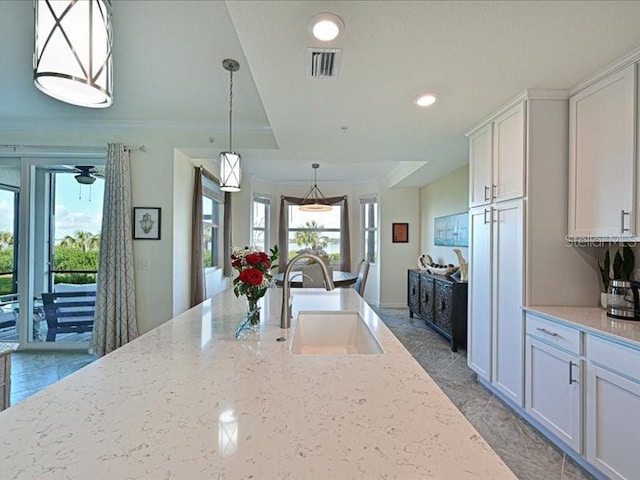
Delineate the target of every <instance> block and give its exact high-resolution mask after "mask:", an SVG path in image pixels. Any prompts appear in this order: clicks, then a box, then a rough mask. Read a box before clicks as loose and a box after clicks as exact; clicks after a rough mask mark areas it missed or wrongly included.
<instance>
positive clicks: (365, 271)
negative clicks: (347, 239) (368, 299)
mask: <svg viewBox="0 0 640 480" xmlns="http://www.w3.org/2000/svg"><path fill="white" fill-rule="evenodd" d="M368 275H369V262H367V261H366V260H364V259H363V260H362V261H361V262H360V267H358V278H357V279H356V283H355V284H354V285H353V288H354V289H355V291H356V292H358V294H359V295H360V296H361V297H364V287H365V286H366V284H367V276H368Z"/></svg>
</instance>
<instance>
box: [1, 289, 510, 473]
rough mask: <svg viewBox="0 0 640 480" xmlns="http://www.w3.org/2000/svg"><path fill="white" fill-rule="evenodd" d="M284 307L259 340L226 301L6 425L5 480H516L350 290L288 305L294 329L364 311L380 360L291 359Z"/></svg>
mask: <svg viewBox="0 0 640 480" xmlns="http://www.w3.org/2000/svg"><path fill="white" fill-rule="evenodd" d="M281 292H282V290H281V289H272V290H270V291H269V293H268V295H267V297H265V298H264V299H263V301H262V303H263V312H262V324H261V330H260V332H259V333H257V334H256V335H255V336H254V338H253V339H249V340H244V341H238V340H236V339H235V338H234V335H233V331H234V328H235V327H236V325H237V323H238V321H239V320H240V318H241V317H242V316H243V314H244V312H245V311H246V302H245V301H243V299H236V298H235V296H234V295H233V293H232V292H231V291H226V292H224V293H222V294H220V295H218V296H216V297H214V298H213V299H211V300H208V301H206V302H204V303H203V304H202V305H199V306H197V307H195V308H193V309H191V310H189V311H188V312H186V313H184V314H182V315H179V316H178V317H176V318H174V319H172V320H170V321H169V322H167V323H165V324H163V325H161V326H160V327H158V328H156V329H154V330H152V331H151V332H149V333H147V334H145V335H143V336H142V337H140V338H139V339H137V340H135V341H133V342H131V343H129V344H128V345H125V346H124V347H122V348H120V349H118V350H117V351H115V352H112V353H111V354H109V355H107V356H106V357H104V358H102V359H100V360H98V361H96V362H94V363H92V364H90V365H88V366H86V367H84V368H82V369H81V370H79V371H77V372H75V373H74V374H72V375H70V376H68V377H66V378H64V379H62V380H61V381H60V382H58V383H56V384H55V385H53V386H51V387H49V388H47V389H45V390H43V391H41V392H39V393H37V394H35V395H34V396H32V397H30V398H28V399H26V400H24V401H23V402H21V403H19V404H17V405H15V406H13V407H10V408H9V409H7V410H5V411H3V412H1V413H0V452H1V453H0V454H1V457H0V458H1V460H0V478H2V479H35V478H37V479H39V480H43V479H56V480H58V479H87V478H91V479H110V480H111V479H178V480H182V479H189V480H192V479H200V478H202V479H233V480H236V479H291V480H294V479H304V480H307V479H332V480H333V479H374V478H385V479H392V478H397V479H403V480H411V479H427V478H429V479H452V480H461V479H471V478H473V479H492V480H497V479H507V478H509V479H513V478H515V477H514V476H513V474H512V473H511V471H510V470H509V469H508V468H507V467H506V466H505V465H504V463H503V462H502V461H501V460H500V458H499V457H498V456H497V455H496V454H495V452H494V451H493V450H492V449H491V448H490V447H489V446H488V445H487V443H486V442H485V441H484V439H482V437H481V436H480V435H479V434H478V432H477V431H476V430H475V429H474V428H473V427H472V426H471V424H469V423H468V422H467V420H466V419H465V418H464V417H463V415H462V414H461V413H460V412H459V411H458V410H457V409H456V408H455V406H454V405H453V404H452V403H451V401H449V399H448V398H447V397H446V396H445V395H444V394H443V393H442V391H441V390H440V389H439V388H438V386H437V385H436V384H435V383H434V382H433V380H432V379H431V378H430V377H429V375H427V373H426V372H425V371H424V370H423V369H422V368H421V367H420V366H419V365H418V363H417V362H416V361H415V360H414V359H413V357H411V355H410V354H409V353H408V352H407V351H406V350H405V348H404V347H403V346H402V345H401V344H400V342H399V341H398V340H397V339H396V338H395V336H394V335H393V334H392V333H391V332H390V331H389V330H388V329H387V327H386V326H385V325H384V324H383V323H382V322H381V321H380V320H379V318H378V317H377V316H376V315H375V313H374V312H373V311H372V310H371V309H370V308H369V306H368V305H367V304H366V303H365V302H364V301H362V300H361V299H360V297H359V296H358V295H357V294H356V293H355V292H354V291H353V290H350V289H337V290H334V291H332V292H325V291H324V290H316V289H301V290H293V295H294V301H293V305H294V309H293V315H294V320H293V325H294V326H295V318H296V315H297V312H298V311H299V310H331V311H335V310H348V311H359V312H360V313H361V315H362V316H363V318H364V319H365V320H366V321H367V323H368V325H369V326H370V327H371V329H372V331H373V332H374V334H375V335H376V337H377V338H378V340H379V342H380V344H381V345H382V347H383V349H384V351H385V353H384V354H382V355H292V354H291V353H290V352H289V348H290V344H291V337H292V334H293V329H291V330H281V329H280V327H279V311H280V302H281V294H282V293H281ZM280 336H285V337H286V339H287V340H286V341H285V342H277V341H276V338H277V337H280Z"/></svg>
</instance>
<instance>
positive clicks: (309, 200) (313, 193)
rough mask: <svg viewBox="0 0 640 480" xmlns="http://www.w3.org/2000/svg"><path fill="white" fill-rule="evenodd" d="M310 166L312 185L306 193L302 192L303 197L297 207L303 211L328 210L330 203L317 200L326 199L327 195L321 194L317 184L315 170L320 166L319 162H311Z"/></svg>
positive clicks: (329, 209)
mask: <svg viewBox="0 0 640 480" xmlns="http://www.w3.org/2000/svg"><path fill="white" fill-rule="evenodd" d="M311 168H313V187H311V188H310V189H309V190H307V193H305V194H304V197H303V198H302V201H301V202H300V207H299V209H300V210H302V211H303V212H330V211H331V205H327V204H325V203H319V202H318V200H323V201H326V200H327V197H325V196H324V195H323V194H322V192H321V191H320V189H319V188H318V184H317V182H318V177H317V172H318V168H320V164H318V163H312V164H311Z"/></svg>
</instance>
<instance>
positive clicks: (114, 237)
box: [90, 143, 138, 357]
mask: <svg viewBox="0 0 640 480" xmlns="http://www.w3.org/2000/svg"><path fill="white" fill-rule="evenodd" d="M137 336H138V324H137V320H136V289H135V282H134V263H133V242H132V236H131V177H130V174H129V152H128V151H127V150H125V148H124V145H122V144H121V143H110V144H109V148H108V152H107V166H106V171H105V185H104V207H103V212H102V231H101V234H100V263H99V266H98V287H97V294H96V314H95V321H94V323H93V335H92V337H91V349H90V351H91V352H92V353H94V354H96V355H98V356H99V357H101V356H103V355H105V354H107V353H109V352H111V351H113V350H115V349H116V348H118V347H120V346H122V345H124V344H125V343H127V342H130V341H131V340H133V339H134V338H136V337H137Z"/></svg>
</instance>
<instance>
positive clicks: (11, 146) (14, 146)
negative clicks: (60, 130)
mask: <svg viewBox="0 0 640 480" xmlns="http://www.w3.org/2000/svg"><path fill="white" fill-rule="evenodd" d="M0 148H8V149H13V151H14V152H18V151H19V150H21V149H23V148H33V149H48V150H49V149H50V150H55V149H69V148H73V149H76V150H82V149H83V148H91V149H98V148H104V147H52V146H50V145H23V144H0ZM124 149H125V150H129V151H130V152H136V151H140V152H144V153H146V151H147V146H146V145H145V144H144V143H143V144H141V145H138V146H137V147H131V146H129V145H124Z"/></svg>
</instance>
